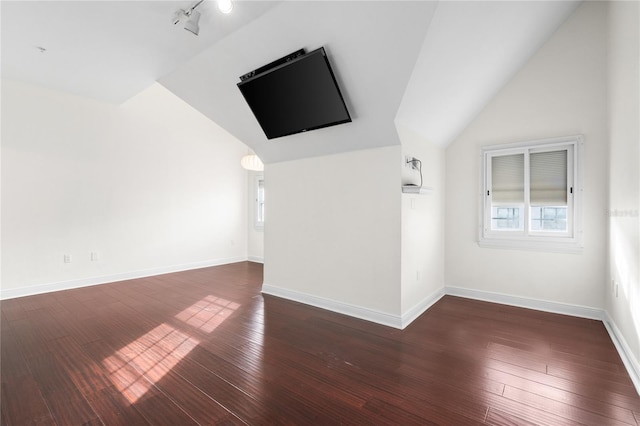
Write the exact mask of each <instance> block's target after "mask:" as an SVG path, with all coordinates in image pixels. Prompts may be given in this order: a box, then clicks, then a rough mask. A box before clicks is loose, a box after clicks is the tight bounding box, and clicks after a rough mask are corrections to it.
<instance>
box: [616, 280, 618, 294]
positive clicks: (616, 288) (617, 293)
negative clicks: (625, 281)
mask: <svg viewBox="0 0 640 426" xmlns="http://www.w3.org/2000/svg"><path fill="white" fill-rule="evenodd" d="M616 297H618V283H616Z"/></svg>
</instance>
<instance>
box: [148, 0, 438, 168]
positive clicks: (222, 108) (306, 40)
mask: <svg viewBox="0 0 640 426" xmlns="http://www.w3.org/2000/svg"><path fill="white" fill-rule="evenodd" d="M436 6H437V3H435V2H422V1H420V2H398V1H372V2H364V1H356V2H342V1H340V2H338V1H335V2H332V1H328V2H322V1H320V2H312V1H291V2H283V3H282V4H280V5H278V6H277V7H275V8H273V9H272V10H270V11H269V12H268V13H265V14H264V15H263V16H261V17H260V18H259V19H256V20H255V21H253V22H252V24H251V25H250V26H247V27H244V28H241V29H239V30H238V31H236V32H234V33H233V34H231V35H229V36H228V37H226V38H225V39H224V40H221V41H220V42H218V43H216V44H215V45H213V46H211V47H210V48H208V49H207V50H205V51H204V52H202V53H201V54H199V55H198V56H196V57H195V58H193V59H192V60H190V61H188V62H187V63H185V64H184V65H183V66H181V67H180V68H178V69H177V70H176V71H175V72H173V73H171V74H170V75H168V76H166V77H164V78H162V79H161V80H160V83H161V84H163V85H165V86H166V87H167V88H168V89H169V90H171V91H173V92H174V93H175V94H177V95H178V96H180V97H181V98H183V99H184V100H185V101H186V102H188V103H189V104H191V105H192V106H194V107H195V108H197V109H198V110H200V111H201V112H202V113H204V114H205V115H207V116H208V117H209V118H211V119H212V120H213V121H215V122H216V123H218V124H219V125H220V126H222V127H224V128H225V129H226V130H227V131H229V132H231V133H232V134H233V135H235V136H236V137H237V138H238V139H240V140H241V141H243V142H244V143H246V144H247V145H249V146H250V147H251V148H252V149H253V150H254V151H255V152H256V153H257V154H258V155H259V156H260V157H261V158H262V160H263V161H264V162H267V163H269V162H276V161H285V160H292V159H297V158H302V157H310V156H318V155H324V154H332V153H337V152H343V151H352V150H358V149H365V148H373V147H381V146H388V145H394V144H399V143H400V142H399V140H398V136H397V133H396V131H395V126H394V122H393V118H394V117H395V114H396V111H397V110H398V107H399V105H400V101H401V99H402V96H403V94H404V90H405V87H406V84H407V82H408V81H409V77H410V75H411V71H412V69H413V66H414V65H415V61H416V58H417V55H418V52H419V51H420V47H421V46H422V43H423V40H424V38H425V35H426V32H427V29H428V27H429V21H430V20H431V16H432V14H433V12H434V11H435V8H436ZM320 46H324V47H325V50H326V51H327V55H328V57H329V61H330V62H331V64H332V68H333V71H334V73H335V75H336V79H337V80H338V84H339V86H340V87H341V90H342V94H343V96H344V98H345V102H346V104H347V108H348V109H349V112H350V114H351V117H352V119H353V122H351V123H346V124H341V125H338V126H335V127H329V128H324V129H319V130H314V131H312V132H307V133H302V134H298V135H292V136H286V137H283V138H278V139H274V140H270V141H268V140H267V139H266V136H265V135H264V133H263V132H262V130H261V129H260V127H259V125H258V123H257V121H256V120H255V118H254V116H253V114H252V112H251V110H250V109H249V107H248V106H247V104H246V103H245V101H244V99H243V98H242V96H241V94H240V92H239V90H238V88H237V86H236V84H237V83H238V82H239V81H240V80H239V76H240V75H243V74H245V73H247V72H249V71H251V70H254V69H256V68H258V67H260V66H262V65H265V64H267V63H269V62H271V61H274V60H276V59H278V58H280V57H282V56H285V55H287V54H288V53H291V52H293V51H296V50H298V49H300V48H306V49H307V50H308V51H309V50H313V49H316V48H318V47H320Z"/></svg>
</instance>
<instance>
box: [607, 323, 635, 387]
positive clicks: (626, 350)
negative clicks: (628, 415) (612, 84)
mask: <svg viewBox="0 0 640 426" xmlns="http://www.w3.org/2000/svg"><path fill="white" fill-rule="evenodd" d="M602 322H603V324H604V326H605V328H606V329H607V331H608V332H609V336H611V341H613V344H614V345H615V347H616V349H617V350H618V353H619V354H620V358H621V359H622V363H623V364H624V366H625V368H626V369H627V372H628V373H629V376H630V377H631V381H632V382H633V385H634V386H635V388H636V391H637V392H638V395H640V363H639V362H638V360H637V359H636V357H634V356H633V351H632V350H631V348H630V347H629V344H628V343H627V341H626V340H625V338H624V335H623V334H622V333H621V332H620V329H618V326H617V325H616V323H615V322H614V321H613V319H612V318H611V316H610V315H609V313H608V312H607V311H604V319H603V320H602Z"/></svg>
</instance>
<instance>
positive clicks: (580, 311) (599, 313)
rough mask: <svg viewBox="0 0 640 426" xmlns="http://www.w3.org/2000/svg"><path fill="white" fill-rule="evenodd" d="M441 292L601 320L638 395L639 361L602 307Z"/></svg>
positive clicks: (451, 289)
mask: <svg viewBox="0 0 640 426" xmlns="http://www.w3.org/2000/svg"><path fill="white" fill-rule="evenodd" d="M444 293H445V294H448V295H451V296H459V297H464V298H467V299H476V300H483V301H486V302H493V303H500V304H503V305H510V306H518V307H521V308H527V309H535V310H537V311H544V312H552V313H555V314H563V315H570V316H574V317H581V318H588V319H595V320H600V321H602V323H603V324H604V326H605V328H606V329H607V332H608V333H609V336H610V337H611V341H612V342H613V344H614V346H615V347H616V350H617V351H618V354H619V355H620V358H621V359H622V363H623V364H624V366H625V368H626V369H627V372H628V373H629V377H630V378H631V381H632V382H633V385H634V386H635V388H636V391H637V392H638V394H639V395H640V363H638V361H637V359H636V358H635V357H634V355H633V351H632V350H631V348H630V347H629V345H628V344H627V342H626V340H625V339H624V336H623V335H622V333H621V332H620V330H619V329H618V327H617V326H616V323H615V322H614V321H613V319H612V318H611V317H610V316H609V313H608V312H606V311H605V310H602V309H597V308H591V307H587V306H579V305H570V304H566V303H558V302H550V301H548V300H539V299H531V298H527V297H520V296H512V295H509V294H502V293H492V292H488V291H479V290H472V289H468V288H461V287H445V289H444Z"/></svg>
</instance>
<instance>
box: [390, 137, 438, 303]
mask: <svg viewBox="0 0 640 426" xmlns="http://www.w3.org/2000/svg"><path fill="white" fill-rule="evenodd" d="M397 129H398V136H399V137H400V140H401V141H402V153H403V155H402V158H401V171H402V181H403V184H404V183H415V184H419V183H420V177H419V173H418V172H417V171H415V170H412V169H411V168H409V167H406V166H405V156H411V157H415V158H418V159H419V160H420V161H421V162H422V186H423V188H431V189H432V190H433V191H432V192H430V193H427V194H420V195H416V194H403V195H402V259H401V269H402V271H401V274H402V279H401V280H402V300H401V301H402V314H403V315H405V314H407V313H409V312H411V311H412V308H416V307H419V309H418V311H417V312H419V313H422V309H421V308H422V307H424V304H425V303H426V304H429V303H430V302H433V301H434V299H435V298H437V297H439V296H440V295H441V294H442V291H443V289H444V200H445V198H444V194H445V187H444V184H445V182H444V164H445V150H444V148H442V147H441V146H438V145H436V144H433V143H431V142H430V141H428V140H425V139H424V138H423V137H421V136H420V135H418V134H417V133H415V132H414V131H412V130H411V129H408V128H406V127H404V126H402V125H398V126H397Z"/></svg>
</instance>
